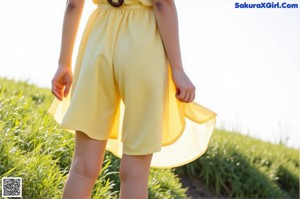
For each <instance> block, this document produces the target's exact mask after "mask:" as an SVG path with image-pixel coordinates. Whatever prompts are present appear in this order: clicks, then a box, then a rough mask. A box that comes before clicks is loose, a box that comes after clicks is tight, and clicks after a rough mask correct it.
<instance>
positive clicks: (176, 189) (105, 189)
mask: <svg viewBox="0 0 300 199" xmlns="http://www.w3.org/2000/svg"><path fill="white" fill-rule="evenodd" d="M53 99H54V97H53V96H52V94H51V91H50V90H49V89H44V88H38V87H36V86H34V85H29V84H27V83H26V82H18V83H17V82H15V81H12V80H7V79H4V78H0V177H1V178H2V177H4V176H5V177H22V178H23V179H22V180H23V181H22V183H23V186H22V192H23V193H22V194H23V198H24V199H41V198H46V199H48V198H61V195H62V190H63V186H64V183H65V181H66V179H67V174H68V171H69V169H70V166H71V161H72V155H73V150H74V144H75V143H74V141H75V140H74V136H73V135H72V134H70V133H69V132H67V131H65V130H63V129H62V128H60V127H59V125H58V124H57V123H56V122H55V121H54V119H53V118H52V117H51V116H50V115H48V114H47V109H48V107H49V106H50V104H51V102H52V100H53ZM119 162H120V160H119V159H118V158H116V157H115V156H113V155H112V154H110V153H107V155H106V157H105V161H104V163H103V169H102V171H101V175H99V177H98V179H97V181H96V183H95V186H94V189H93V192H92V198H95V199H100V198H101V199H102V198H118V196H119V187H120V183H119V177H118V171H119ZM166 177H167V179H166ZM0 192H2V186H1V187H0ZM185 192H186V189H184V188H182V187H181V184H180V182H179V179H178V177H176V175H175V174H174V172H172V170H171V169H161V170H154V169H152V170H151V173H150V178H149V198H155V199H156V198H157V199H159V198H161V199H165V198H188V197H187V196H186V195H185Z"/></svg>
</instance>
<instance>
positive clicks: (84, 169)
mask: <svg viewBox="0 0 300 199" xmlns="http://www.w3.org/2000/svg"><path fill="white" fill-rule="evenodd" d="M106 143H107V141H100V140H94V139H91V138H89V137H88V136H87V135H86V134H84V133H82V132H80V131H76V138H75V149H74V157H73V160H72V165H71V168H70V171H69V175H68V179H67V181H66V184H65V186H64V191H63V199H90V198H91V193H92V190H93V187H94V184H95V181H96V180H97V178H98V176H99V173H100V171H101V167H102V162H103V158H104V154H105V148H106Z"/></svg>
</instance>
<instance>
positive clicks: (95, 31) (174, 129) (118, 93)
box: [48, 0, 216, 168]
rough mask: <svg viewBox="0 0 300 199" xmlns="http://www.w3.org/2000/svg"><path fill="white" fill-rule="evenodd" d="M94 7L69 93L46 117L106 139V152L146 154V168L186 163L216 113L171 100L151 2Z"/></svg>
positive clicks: (203, 143) (202, 144) (101, 1)
mask: <svg viewBox="0 0 300 199" xmlns="http://www.w3.org/2000/svg"><path fill="white" fill-rule="evenodd" d="M93 2H94V3H95V4H96V5H97V8H96V9H95V10H94V11H93V12H92V14H91V15H90V17H89V20H88V22H87V24H86V27H85V30H84V33H83V35H82V38H81V43H80V47H79V51H78V55H77V60H76V64H75V69H74V75H73V83H72V87H71V91H70V93H69V95H68V97H67V98H64V99H63V101H59V100H57V99H55V100H54V101H53V103H52V105H51V107H50V108H49V110H48V112H49V114H50V115H52V116H53V118H54V119H55V120H56V121H57V122H58V123H59V124H60V126H61V127H63V128H64V129H66V130H67V131H69V132H71V133H73V134H74V133H75V130H78V131H82V132H83V133H85V134H86V135H88V136H89V137H90V138H92V139H96V140H108V144H107V150H109V151H111V152H112V153H113V154H115V155H116V156H118V157H121V156H122V153H124V154H128V155H143V154H149V153H154V155H153V159H152V163H151V166H152V167H158V168H170V167H177V166H181V165H184V164H187V163H189V162H191V161H193V160H194V159H196V158H198V157H200V156H201V155H202V154H203V153H204V152H205V151H206V149H207V147H208V145H209V141H210V137H211V135H212V132H213V130H214V126H215V118H216V114H215V113H214V112H213V111H211V110H209V109H207V108H205V107H203V106H201V105H200V104H197V103H195V102H192V103H182V102H180V101H178V100H177V99H176V97H175V93H176V88H175V86H174V83H173V81H172V78H171V72H170V70H171V67H170V66H169V64H168V60H167V57H166V54H165V51H164V46H163V43H162V40H161V38H160V34H159V31H158V28H157V25H156V20H155V15H154V12H153V7H152V0H125V3H124V5H122V6H121V7H119V8H114V7H112V6H111V5H109V4H108V3H107V1H106V0H93Z"/></svg>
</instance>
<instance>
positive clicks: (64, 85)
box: [52, 66, 73, 101]
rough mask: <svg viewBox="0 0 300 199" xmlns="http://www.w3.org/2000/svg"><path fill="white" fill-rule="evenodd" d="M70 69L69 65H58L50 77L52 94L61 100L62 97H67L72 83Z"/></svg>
mask: <svg viewBox="0 0 300 199" xmlns="http://www.w3.org/2000/svg"><path fill="white" fill-rule="evenodd" d="M72 79H73V74H72V69H71V67H63V66H59V67H58V68H57V71H56V73H55V75H54V77H53V79H52V94H53V95H54V96H55V97H56V98H57V99H59V100H60V101H62V99H63V97H67V96H68V94H69V91H70V87H71V85H72Z"/></svg>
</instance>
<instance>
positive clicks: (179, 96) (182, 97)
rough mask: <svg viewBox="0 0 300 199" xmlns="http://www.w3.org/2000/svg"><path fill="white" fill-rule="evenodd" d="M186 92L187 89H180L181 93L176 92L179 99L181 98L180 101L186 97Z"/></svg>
mask: <svg viewBox="0 0 300 199" xmlns="http://www.w3.org/2000/svg"><path fill="white" fill-rule="evenodd" d="M185 93H186V91H185V90H180V91H179V95H178V94H176V97H177V99H179V100H180V101H182V100H183V99H184V97H185Z"/></svg>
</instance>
